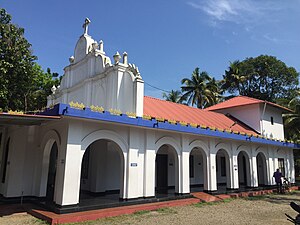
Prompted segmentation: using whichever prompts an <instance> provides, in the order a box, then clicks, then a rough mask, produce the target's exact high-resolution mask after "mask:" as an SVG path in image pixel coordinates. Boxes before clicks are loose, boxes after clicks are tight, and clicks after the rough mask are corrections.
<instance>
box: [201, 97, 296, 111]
mask: <svg viewBox="0 0 300 225" xmlns="http://www.w3.org/2000/svg"><path fill="white" fill-rule="evenodd" d="M261 103H262V104H264V103H266V104H268V105H272V106H274V107H276V108H280V109H282V110H283V111H289V112H290V111H291V110H290V109H288V108H285V107H283V106H280V105H277V104H275V103H272V102H268V101H264V100H260V99H255V98H250V97H247V96H237V97H234V98H231V99H229V100H227V101H225V102H221V103H219V104H216V105H213V106H211V107H208V108H206V109H205V110H206V111H214V110H219V109H226V108H233V107H238V106H244V105H253V104H261Z"/></svg>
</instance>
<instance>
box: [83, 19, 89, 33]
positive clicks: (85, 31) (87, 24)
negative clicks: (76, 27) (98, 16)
mask: <svg viewBox="0 0 300 225" xmlns="http://www.w3.org/2000/svg"><path fill="white" fill-rule="evenodd" d="M90 22H91V21H90V19H89V18H85V20H84V24H83V25H82V27H83V29H84V35H87V32H88V26H89V23H90Z"/></svg>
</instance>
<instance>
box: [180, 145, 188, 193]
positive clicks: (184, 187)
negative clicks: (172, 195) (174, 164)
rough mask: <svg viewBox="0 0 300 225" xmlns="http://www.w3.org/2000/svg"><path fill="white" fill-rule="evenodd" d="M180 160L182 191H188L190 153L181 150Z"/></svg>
mask: <svg viewBox="0 0 300 225" xmlns="http://www.w3.org/2000/svg"><path fill="white" fill-rule="evenodd" d="M181 162H182V167H181V168H182V173H181V174H182V179H181V181H182V182H181V184H182V193H184V194H186V193H190V168H189V166H190V153H189V152H186V151H184V150H183V152H182V156H181Z"/></svg>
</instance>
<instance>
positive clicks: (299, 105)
mask: <svg viewBox="0 0 300 225" xmlns="http://www.w3.org/2000/svg"><path fill="white" fill-rule="evenodd" d="M296 93H297V96H296V97H294V98H293V99H292V100H291V101H290V102H289V105H288V106H289V108H291V109H293V110H294V112H291V113H287V114H284V115H283V119H284V124H285V128H286V129H285V131H286V133H287V136H288V138H289V139H293V140H294V141H296V142H299V141H300V91H299V90H297V91H296Z"/></svg>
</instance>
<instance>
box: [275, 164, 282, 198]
mask: <svg viewBox="0 0 300 225" xmlns="http://www.w3.org/2000/svg"><path fill="white" fill-rule="evenodd" d="M273 177H274V178H275V182H276V188H277V193H282V180H281V178H282V173H281V172H280V171H279V169H277V170H276V172H274V174H273Z"/></svg>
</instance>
